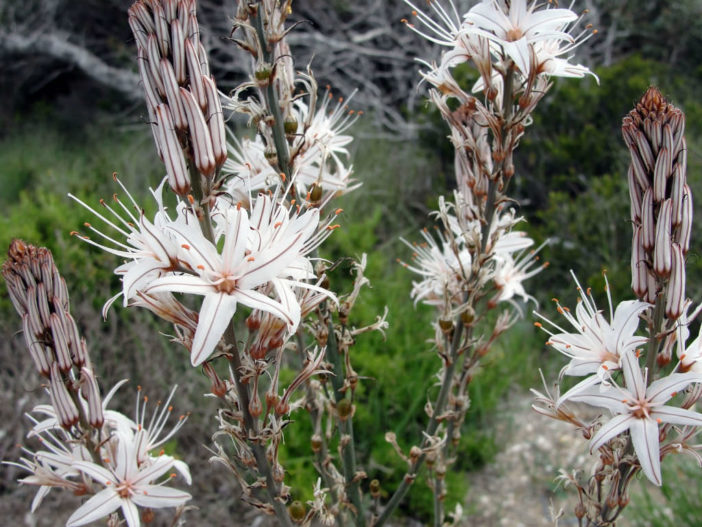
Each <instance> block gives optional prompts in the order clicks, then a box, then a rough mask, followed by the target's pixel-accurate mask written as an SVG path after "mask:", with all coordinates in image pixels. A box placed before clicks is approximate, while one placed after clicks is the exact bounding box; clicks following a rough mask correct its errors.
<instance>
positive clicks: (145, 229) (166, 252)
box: [69, 178, 180, 315]
mask: <svg viewBox="0 0 702 527" xmlns="http://www.w3.org/2000/svg"><path fill="white" fill-rule="evenodd" d="M115 181H116V182H117V183H118V184H119V185H120V187H122V189H123V190H124V192H125V193H126V195H127V197H128V198H129V202H130V203H131V206H132V207H133V208H134V210H135V211H139V212H138V213H137V214H138V218H137V217H136V216H135V215H134V213H133V212H132V211H131V210H130V207H129V206H127V205H125V204H124V203H122V201H120V200H119V199H118V198H117V195H116V194H115V196H114V200H115V202H116V203H117V205H118V206H119V207H118V208H117V210H115V208H113V207H111V206H110V205H108V204H107V202H105V200H100V204H101V205H102V206H103V207H105V209H106V210H107V211H108V212H109V216H108V215H102V214H100V213H99V212H97V211H96V210H95V209H93V208H92V207H90V206H89V205H87V204H86V203H84V202H83V201H81V200H80V199H78V198H77V197H75V196H74V195H72V194H69V197H70V198H72V199H73V200H75V201H77V202H78V203H80V204H81V205H82V206H83V207H85V208H86V209H88V210H89V211H90V212H92V213H93V214H95V215H96V216H97V217H98V219H100V220H101V221H102V222H103V223H104V224H105V225H107V226H108V227H110V228H112V229H113V230H115V231H116V232H117V233H118V234H119V235H121V236H122V237H123V241H120V240H117V239H114V238H112V237H111V236H108V235H107V234H104V233H103V232H101V231H100V230H98V229H96V228H95V227H93V226H92V225H91V224H86V227H87V228H88V229H90V230H91V231H92V232H94V233H95V234H96V235H97V236H99V237H100V238H102V239H104V240H106V241H107V242H109V245H105V244H103V243H99V242H96V241H94V240H92V239H91V238H89V237H88V236H84V235H81V234H79V233H77V232H74V233H73V234H75V235H77V236H78V237H79V238H80V239H81V240H83V241H85V242H86V243H89V244H91V245H94V246H96V247H98V248H100V249H102V250H104V251H107V252H109V253H112V254H114V255H117V256H121V257H122V258H126V259H127V260H128V261H127V262H126V263H124V264H122V265H120V266H119V267H117V269H115V274H119V275H122V292H121V293H119V294H118V295H116V296H114V297H112V298H111V299H109V300H108V301H107V303H106V304H105V307H104V308H103V315H105V314H106V312H107V309H109V307H110V306H111V305H112V303H113V302H114V301H115V300H116V299H117V298H118V297H119V296H121V295H123V296H124V305H125V306H127V304H128V302H129V300H130V299H131V298H133V297H134V296H135V295H136V293H137V291H139V290H141V289H143V288H144V287H145V285H146V284H148V283H149V282H150V281H152V280H153V279H155V278H157V277H159V276H161V275H163V274H164V273H166V272H168V271H169V270H173V269H177V268H178V267H179V254H180V250H179V248H178V246H177V245H176V244H175V242H174V241H173V240H172V237H171V236H169V234H168V232H167V230H166V228H165V227H166V226H167V225H168V224H169V223H170V222H171V220H170V218H169V217H168V215H167V214H166V211H165V208H164V207H163V202H162V197H161V196H162V195H163V187H164V183H165V182H166V179H165V178H164V179H163V181H162V182H161V184H160V185H159V187H158V188H157V189H156V190H155V191H154V190H152V191H151V192H152V194H153V196H154V198H155V199H156V202H157V204H158V207H159V210H158V212H157V213H156V215H155V216H154V221H153V222H151V221H150V220H148V219H147V218H146V217H145V216H144V213H143V211H142V209H141V207H139V205H137V203H136V201H134V198H132V196H131V194H130V193H129V192H128V191H127V189H126V188H125V187H124V186H123V185H122V183H121V182H120V181H119V180H118V179H117V178H115ZM119 210H121V211H122V212H121V213H120V212H118V211H119Z"/></svg>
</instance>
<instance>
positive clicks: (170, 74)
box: [161, 59, 188, 130]
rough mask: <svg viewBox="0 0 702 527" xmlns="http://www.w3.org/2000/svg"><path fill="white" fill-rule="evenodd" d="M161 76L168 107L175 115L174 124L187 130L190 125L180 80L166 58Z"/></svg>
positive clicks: (162, 62)
mask: <svg viewBox="0 0 702 527" xmlns="http://www.w3.org/2000/svg"><path fill="white" fill-rule="evenodd" d="M161 78H162V81H163V87H164V89H165V90H166V100H167V101H168V109H169V110H170V111H171V115H172V116H173V124H174V125H175V127H176V128H178V129H179V130H185V129H186V128H187V126H188V121H187V119H186V117H185V109H184V108H183V101H182V100H181V99H180V92H179V89H180V88H179V86H178V81H177V80H176V76H175V72H174V71H173V66H171V63H170V62H169V61H167V60H166V59H161Z"/></svg>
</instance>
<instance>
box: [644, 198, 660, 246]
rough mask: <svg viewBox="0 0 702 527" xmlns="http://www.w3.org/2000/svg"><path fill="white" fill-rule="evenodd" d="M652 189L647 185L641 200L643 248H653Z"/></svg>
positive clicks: (654, 237) (654, 230)
mask: <svg viewBox="0 0 702 527" xmlns="http://www.w3.org/2000/svg"><path fill="white" fill-rule="evenodd" d="M653 217H654V216H653V190H652V189H651V188H650V187H649V188H648V189H646V192H644V195H643V200H642V202H641V218H642V222H641V225H642V227H643V230H642V231H641V232H642V242H643V247H644V250H646V251H651V250H653V245H654V244H655V240H656V224H655V222H654V219H653Z"/></svg>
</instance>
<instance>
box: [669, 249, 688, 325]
mask: <svg viewBox="0 0 702 527" xmlns="http://www.w3.org/2000/svg"><path fill="white" fill-rule="evenodd" d="M672 249H673V250H672V256H673V266H672V269H671V272H670V280H669V281H668V291H667V292H666V299H665V315H666V317H668V319H670V320H676V319H677V318H678V317H679V316H680V315H682V312H683V308H684V305H685V258H684V257H683V253H682V249H681V248H680V245H679V244H677V243H674V244H673V245H672Z"/></svg>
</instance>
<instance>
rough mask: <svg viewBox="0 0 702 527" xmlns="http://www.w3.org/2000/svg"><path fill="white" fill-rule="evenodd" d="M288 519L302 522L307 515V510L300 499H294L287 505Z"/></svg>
mask: <svg viewBox="0 0 702 527" xmlns="http://www.w3.org/2000/svg"><path fill="white" fill-rule="evenodd" d="M288 513H289V514H290V519H291V520H292V521H293V522H295V523H302V522H303V521H304V519H305V516H307V510H306V508H305V506H304V505H303V503H302V502H301V501H298V500H295V501H293V502H292V503H291V504H290V506H289V507H288Z"/></svg>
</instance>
